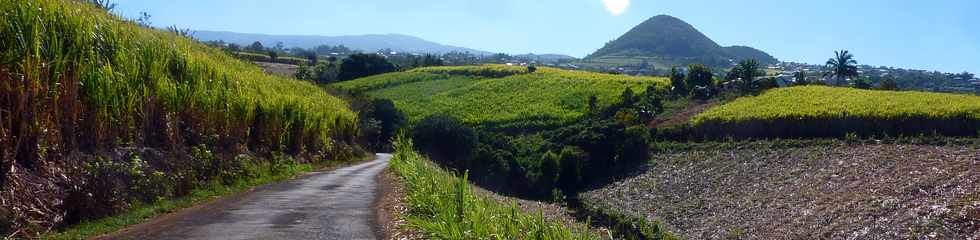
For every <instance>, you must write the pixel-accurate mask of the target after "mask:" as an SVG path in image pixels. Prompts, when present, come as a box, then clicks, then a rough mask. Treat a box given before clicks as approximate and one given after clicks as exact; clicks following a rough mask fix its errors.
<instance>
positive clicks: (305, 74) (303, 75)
mask: <svg viewBox="0 0 980 240" xmlns="http://www.w3.org/2000/svg"><path fill="white" fill-rule="evenodd" d="M310 75H312V73H311V72H310V67H309V66H307V65H306V64H300V65H299V68H298V69H297V70H296V74H294V75H293V77H295V78H296V79H299V80H312V79H313V78H311V77H310Z"/></svg>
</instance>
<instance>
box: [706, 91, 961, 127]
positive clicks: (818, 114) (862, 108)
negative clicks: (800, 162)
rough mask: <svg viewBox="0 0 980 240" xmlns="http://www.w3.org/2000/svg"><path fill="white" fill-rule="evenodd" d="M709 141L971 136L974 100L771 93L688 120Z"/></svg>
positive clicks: (939, 95) (911, 94) (932, 96)
mask: <svg viewBox="0 0 980 240" xmlns="http://www.w3.org/2000/svg"><path fill="white" fill-rule="evenodd" d="M692 121H693V124H694V126H695V127H697V128H700V129H702V130H704V131H707V134H709V135H732V136H742V137H810V136H843V135H844V134H848V133H855V134H862V135H877V134H889V135H891V136H896V135H899V134H906V135H909V134H923V133H924V134H929V133H941V134H944V135H952V136H974V135H976V134H978V130H980V127H978V126H980V97H977V96H970V95H957V94H945V93H926V92H894V91H872V90H860V89H853V88H835V87H823V86H808V87H792V88H781V89H774V90H770V91H768V92H766V93H765V94H762V95H760V96H756V97H743V98H739V99H737V100H735V101H734V102H731V103H728V104H725V105H722V106H719V107H715V108H712V109H710V110H708V111H706V112H704V113H702V114H700V115H698V116H695V117H694V119H693V120H692Z"/></svg>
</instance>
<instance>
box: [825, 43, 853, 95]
mask: <svg viewBox="0 0 980 240" xmlns="http://www.w3.org/2000/svg"><path fill="white" fill-rule="evenodd" d="M834 55H835V57H834V58H831V59H830V60H827V68H830V71H827V72H825V73H824V74H823V76H824V77H826V76H834V77H836V78H837V82H836V85H837V86H840V85H841V83H843V82H844V79H845V78H848V77H857V76H858V72H857V61H856V60H854V55H851V53H849V52H847V50H841V51H834Z"/></svg>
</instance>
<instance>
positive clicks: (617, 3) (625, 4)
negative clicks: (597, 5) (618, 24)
mask: <svg viewBox="0 0 980 240" xmlns="http://www.w3.org/2000/svg"><path fill="white" fill-rule="evenodd" d="M602 5H606V11H609V13H612V15H613V16H619V15H620V14H623V12H625V11H626V8H629V7H630V0H602Z"/></svg>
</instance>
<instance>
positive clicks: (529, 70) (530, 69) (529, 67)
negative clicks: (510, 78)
mask: <svg viewBox="0 0 980 240" xmlns="http://www.w3.org/2000/svg"><path fill="white" fill-rule="evenodd" d="M536 71H538V67H536V66H534V64H528V65H527V73H534V72H536Z"/></svg>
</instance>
